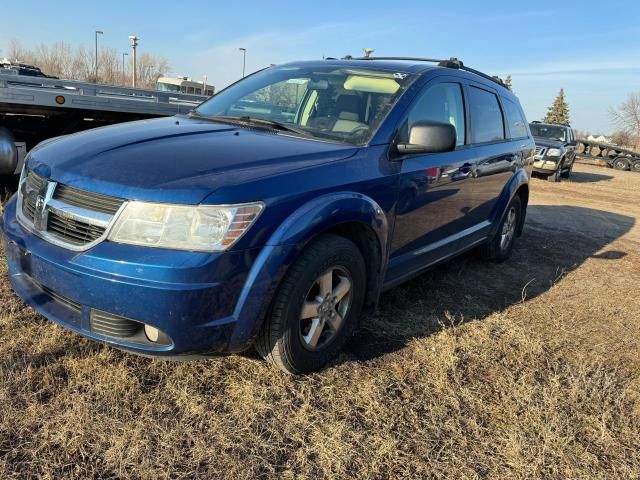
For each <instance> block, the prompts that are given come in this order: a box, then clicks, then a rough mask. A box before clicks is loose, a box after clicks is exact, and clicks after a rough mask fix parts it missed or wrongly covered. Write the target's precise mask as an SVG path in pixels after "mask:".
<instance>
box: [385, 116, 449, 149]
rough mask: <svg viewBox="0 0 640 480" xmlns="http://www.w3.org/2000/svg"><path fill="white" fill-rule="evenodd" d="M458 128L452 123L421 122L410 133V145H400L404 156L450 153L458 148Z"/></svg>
mask: <svg viewBox="0 0 640 480" xmlns="http://www.w3.org/2000/svg"><path fill="white" fill-rule="evenodd" d="M456 141H457V135H456V127H454V126H453V125H451V124H450V123H440V122H430V121H419V122H416V123H414V124H413V126H412V127H411V131H410V132H409V143H399V144H398V145H397V147H396V148H397V149H398V152H399V153H402V154H415V153H440V152H450V151H452V150H454V149H455V148H456Z"/></svg>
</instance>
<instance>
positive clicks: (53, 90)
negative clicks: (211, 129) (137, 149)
mask: <svg viewBox="0 0 640 480" xmlns="http://www.w3.org/2000/svg"><path fill="white" fill-rule="evenodd" d="M3 67H4V68H3ZM33 68H35V67H33ZM35 70H36V72H35V73H34V71H32V70H28V69H25V68H9V67H7V66H6V65H0V176H3V177H4V180H0V182H4V183H6V182H7V181H8V180H7V178H11V177H12V176H15V175H16V174H18V173H20V171H21V169H22V165H23V163H24V158H25V156H26V154H27V152H28V151H29V149H31V148H33V147H34V146H35V145H37V144H38V143H40V142H41V141H43V140H46V139H48V138H52V137H57V136H60V135H67V134H70V133H75V132H79V131H82V130H87V129H89V128H95V127H100V126H103V125H111V124H114V123H120V122H128V121H131V120H141V119H145V118H152V117H161V116H170V115H175V114H178V113H188V112H189V111H190V110H192V109H193V108H195V107H196V106H198V104H200V103H201V102H202V101H204V100H206V98H207V97H204V96H202V95H189V94H183V93H177V92H166V91H165V92H163V91H157V90H144V89H139V88H124V87H114V86H110V85H100V84H95V83H87V82H77V81H71V80H60V79H57V78H52V77H47V76H45V75H43V74H40V75H39V74H38V72H40V71H39V70H38V69H35Z"/></svg>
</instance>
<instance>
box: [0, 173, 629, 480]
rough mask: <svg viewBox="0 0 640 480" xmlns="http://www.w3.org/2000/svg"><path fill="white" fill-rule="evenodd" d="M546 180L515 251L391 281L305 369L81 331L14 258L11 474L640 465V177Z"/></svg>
mask: <svg viewBox="0 0 640 480" xmlns="http://www.w3.org/2000/svg"><path fill="white" fill-rule="evenodd" d="M576 170H577V171H576V173H575V176H574V178H573V179H572V181H569V182H564V183H561V184H551V183H548V182H546V181H543V180H539V179H534V180H533V182H532V198H531V206H530V211H529V221H528V224H527V227H526V229H525V235H524V237H523V238H522V239H521V241H520V243H519V245H518V247H517V250H516V251H515V254H514V258H513V259H512V260H511V261H510V262H508V263H506V264H503V265H489V264H485V263H483V262H481V261H480V260H478V259H477V258H476V257H475V255H473V254H469V255H466V256H464V257H462V258H460V259H457V260H455V261H453V262H451V263H448V264H446V265H444V266H441V267H439V268H437V269H435V270H433V271H432V272H430V273H428V274H426V275H424V276H422V277H420V278H418V279H416V280H413V281H411V282H409V283H408V284H406V285H403V286H401V287H398V288H395V289H393V290H392V291H390V292H388V293H386V294H385V295H384V296H383V298H382V302H381V305H380V309H379V311H378V312H377V313H376V314H375V315H371V316H369V317H367V318H365V319H364V321H363V325H362V327H361V329H360V331H359V332H358V334H357V335H356V336H355V337H354V339H353V340H352V342H351V344H350V346H349V348H348V350H347V352H346V353H344V354H343V355H342V356H341V357H340V358H339V359H338V361H336V362H335V364H334V365H333V366H332V367H331V368H329V369H327V370H325V371H323V372H321V373H318V374H315V375H311V376H307V377H303V378H293V377H289V376H286V375H283V374H282V373H280V372H277V371H275V370H272V369H271V368H269V367H268V366H267V365H266V364H265V363H262V362H261V361H259V360H257V359H256V358H255V357H254V356H253V355H251V354H247V355H243V356H229V357H223V358H216V359H211V360H207V361H200V362H195V363H167V362H162V361H157V360H150V359H145V358H139V357H136V356H133V355H130V354H126V353H122V352H120V351H118V350H115V349H113V348H110V347H106V346H103V345H101V344H97V343H94V342H91V341H88V340H85V339H83V338H82V337H80V336H78V335H75V334H73V333H69V332H67V331H65V330H63V329H62V328H60V327H57V326H55V325H53V324H52V323H50V322H48V321H46V320H45V319H43V318H42V317H40V316H38V315H36V314H35V313H34V312H33V311H32V310H31V309H29V308H27V307H25V306H24V304H23V303H22V302H21V301H20V300H19V299H18V298H17V297H16V296H15V295H14V294H13V293H12V292H11V290H10V288H9V285H8V282H7V281H6V268H5V267H4V265H3V266H2V267H0V268H1V269H2V270H1V271H0V274H1V277H2V278H1V280H0V305H1V310H0V478H3V479H5V478H16V479H17V478H19V479H26V478H50V479H58V478H79V479H80V478H82V479H86V478H144V479H156V478H172V479H178V478H208V479H218V478H233V479H256V478H331V479H335V478H346V477H357V478H367V479H369V478H370V479H386V478H394V479H396V478H460V479H461V478H499V479H504V478H558V479H567V478H584V479H591V478H625V479H632V478H640V296H639V295H638V290H639V287H640V225H639V224H638V222H639V221H640V175H638V174H634V173H630V172H616V171H613V170H606V169H602V168H597V167H589V166H583V165H579V166H577V167H576Z"/></svg>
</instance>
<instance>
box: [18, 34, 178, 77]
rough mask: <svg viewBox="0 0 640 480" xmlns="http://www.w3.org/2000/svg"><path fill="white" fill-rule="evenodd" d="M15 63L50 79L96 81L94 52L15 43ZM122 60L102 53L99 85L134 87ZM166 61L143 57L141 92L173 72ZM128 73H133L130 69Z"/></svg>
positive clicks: (62, 44)
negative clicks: (25, 45) (28, 47)
mask: <svg viewBox="0 0 640 480" xmlns="http://www.w3.org/2000/svg"><path fill="white" fill-rule="evenodd" d="M7 52H8V55H9V57H10V59H11V60H18V61H21V62H25V63H30V64H33V65H36V66H38V67H39V68H40V69H41V70H42V71H43V72H44V73H46V74H47V75H53V76H56V77H59V78H66V79H71V80H81V81H93V80H94V77H95V58H94V55H95V54H94V53H93V50H92V49H90V48H86V47H84V46H79V47H76V48H74V47H73V46H72V45H70V44H68V43H65V42H56V43H54V44H52V45H45V44H40V45H38V46H37V47H35V48H34V49H26V48H24V47H22V45H21V44H20V42H18V40H15V39H12V40H11V41H10V42H9V48H8V49H7ZM121 65H122V58H121V57H120V55H119V54H118V52H117V51H116V50H115V49H113V48H102V49H100V51H99V52H98V78H97V79H95V80H97V82H98V83H104V84H110V85H125V86H128V85H130V84H131V79H130V77H129V75H126V74H125V75H123V72H122V66H121ZM169 68H170V67H169V63H168V62H167V60H166V59H164V58H162V57H158V56H155V55H152V54H150V53H143V54H142V55H140V56H139V57H138V72H137V76H138V78H137V81H138V82H137V83H138V85H139V86H140V87H141V88H155V84H156V81H157V80H158V78H159V77H161V76H163V75H164V73H165V72H167V71H168V70H169ZM127 70H129V69H128V68H127Z"/></svg>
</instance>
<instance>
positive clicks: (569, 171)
mask: <svg viewBox="0 0 640 480" xmlns="http://www.w3.org/2000/svg"><path fill="white" fill-rule="evenodd" d="M575 164H576V162H575V160H574V161H573V163H572V164H571V165H569V168H567V169H566V170H565V171H564V172H562V174H561V175H560V176H561V177H562V178H564V179H569V178H571V174H572V173H573V166H574V165H575Z"/></svg>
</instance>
